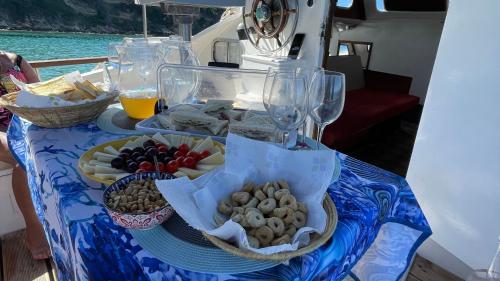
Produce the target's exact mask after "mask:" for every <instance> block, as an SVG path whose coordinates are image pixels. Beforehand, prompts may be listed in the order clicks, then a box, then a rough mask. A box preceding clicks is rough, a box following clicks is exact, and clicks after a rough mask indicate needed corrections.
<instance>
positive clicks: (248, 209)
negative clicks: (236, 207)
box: [245, 208, 262, 215]
mask: <svg viewBox="0 0 500 281" xmlns="http://www.w3.org/2000/svg"><path fill="white" fill-rule="evenodd" d="M248 212H257V213H261V214H262V212H261V211H260V210H259V209H257V208H246V209H245V215H246V214H248Z"/></svg>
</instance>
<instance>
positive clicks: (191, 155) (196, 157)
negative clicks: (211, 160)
mask: <svg viewBox="0 0 500 281" xmlns="http://www.w3.org/2000/svg"><path fill="white" fill-rule="evenodd" d="M186 157H191V158H194V160H196V162H198V161H200V160H201V155H200V154H199V153H196V152H194V151H189V152H188V153H187V154H186Z"/></svg>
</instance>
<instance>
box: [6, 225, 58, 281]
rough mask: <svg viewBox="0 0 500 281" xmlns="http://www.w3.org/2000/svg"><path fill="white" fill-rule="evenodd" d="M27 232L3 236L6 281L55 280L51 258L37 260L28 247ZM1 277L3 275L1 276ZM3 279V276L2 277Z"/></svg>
mask: <svg viewBox="0 0 500 281" xmlns="http://www.w3.org/2000/svg"><path fill="white" fill-rule="evenodd" d="M25 239H26V232H25V231H24V230H21V231H17V232H14V233H12V234H8V235H6V236H4V237H2V276H3V280H5V281H55V280H57V279H56V277H55V274H54V273H55V271H54V270H53V269H52V264H51V261H50V260H45V261H35V260H33V259H32V258H31V254H30V252H29V250H28V248H27V247H26V242H25ZM0 277H1V276H0ZM0 279H1V278H0Z"/></svg>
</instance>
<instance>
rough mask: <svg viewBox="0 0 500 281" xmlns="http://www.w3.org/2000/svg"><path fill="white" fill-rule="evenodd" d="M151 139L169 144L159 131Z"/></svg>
mask: <svg viewBox="0 0 500 281" xmlns="http://www.w3.org/2000/svg"><path fill="white" fill-rule="evenodd" d="M153 139H154V140H155V141H157V142H160V143H162V144H164V145H167V146H171V144H170V142H169V141H168V140H167V139H166V138H165V137H163V136H162V135H161V134H160V133H156V134H154V135H153Z"/></svg>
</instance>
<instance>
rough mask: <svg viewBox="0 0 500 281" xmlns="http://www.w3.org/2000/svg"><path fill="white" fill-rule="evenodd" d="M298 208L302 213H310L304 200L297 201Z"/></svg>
mask: <svg viewBox="0 0 500 281" xmlns="http://www.w3.org/2000/svg"><path fill="white" fill-rule="evenodd" d="M297 208H298V210H299V211H301V212H302V213H304V214H306V215H307V213H308V210H307V206H306V204H305V203H302V202H297Z"/></svg>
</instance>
